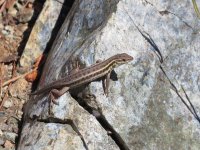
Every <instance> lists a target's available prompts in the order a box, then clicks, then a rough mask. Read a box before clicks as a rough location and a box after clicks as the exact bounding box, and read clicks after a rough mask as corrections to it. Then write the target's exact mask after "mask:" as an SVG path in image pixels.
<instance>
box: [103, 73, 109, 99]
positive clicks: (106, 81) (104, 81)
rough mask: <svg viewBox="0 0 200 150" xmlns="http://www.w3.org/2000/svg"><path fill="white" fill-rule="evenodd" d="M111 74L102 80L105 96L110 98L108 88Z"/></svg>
mask: <svg viewBox="0 0 200 150" xmlns="http://www.w3.org/2000/svg"><path fill="white" fill-rule="evenodd" d="M110 74H111V73H110V72H109V73H108V74H107V75H106V76H105V77H104V78H103V79H102V86H103V90H104V94H105V95H106V97H108V88H109V85H110Z"/></svg>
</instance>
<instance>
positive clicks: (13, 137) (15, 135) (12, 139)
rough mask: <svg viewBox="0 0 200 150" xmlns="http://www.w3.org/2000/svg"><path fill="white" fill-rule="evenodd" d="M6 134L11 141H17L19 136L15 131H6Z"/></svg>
mask: <svg viewBox="0 0 200 150" xmlns="http://www.w3.org/2000/svg"><path fill="white" fill-rule="evenodd" d="M4 135H5V137H6V139H8V140H9V141H11V142H13V143H15V139H16V137H17V134H16V133H14V132H4Z"/></svg>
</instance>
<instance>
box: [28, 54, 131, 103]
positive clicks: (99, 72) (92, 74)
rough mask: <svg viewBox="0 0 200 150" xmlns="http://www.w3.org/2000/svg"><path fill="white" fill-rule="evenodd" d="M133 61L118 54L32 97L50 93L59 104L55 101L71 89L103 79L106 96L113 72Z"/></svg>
mask: <svg viewBox="0 0 200 150" xmlns="http://www.w3.org/2000/svg"><path fill="white" fill-rule="evenodd" d="M132 60H133V57H132V56H130V55H128V54H126V53H121V54H116V55H114V56H112V57H110V58H108V59H106V60H104V61H101V62H98V63H96V64H93V65H91V66H89V67H86V68H83V69H80V70H77V71H75V72H73V73H71V74H69V75H67V76H66V77H64V78H61V79H58V80H56V81H53V82H52V83H50V84H48V85H46V86H45V87H43V88H41V89H39V90H37V91H35V92H33V93H30V95H40V94H44V93H49V94H50V95H49V96H50V98H51V101H52V102H54V103H55V104H58V103H57V102H56V101H55V99H57V98H58V97H60V96H62V95H63V94H64V93H66V92H67V91H69V90H70V89H75V88H77V87H79V86H82V85H85V84H88V83H90V82H92V81H95V80H97V79H100V78H102V82H103V89H104V93H105V95H108V87H109V80H110V74H111V71H112V70H113V69H114V68H116V67H117V66H120V65H122V64H125V63H128V62H130V61H132Z"/></svg>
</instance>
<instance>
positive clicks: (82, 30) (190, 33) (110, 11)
mask: <svg viewBox="0 0 200 150" xmlns="http://www.w3.org/2000/svg"><path fill="white" fill-rule="evenodd" d="M199 6H200V4H199ZM65 25H66V26H65V28H64V27H63V28H62V29H61V30H60V32H59V34H58V35H59V36H58V39H59V40H58V39H57V41H56V42H55V43H54V45H53V48H52V50H51V53H50V55H49V57H48V59H47V62H46V65H45V69H44V73H43V75H42V77H41V81H40V85H39V87H40V88H41V87H43V86H45V85H46V84H48V83H50V82H52V81H53V80H55V79H57V78H61V77H62V76H64V75H66V74H67V72H68V66H69V62H70V61H74V59H75V58H76V57H78V58H79V61H80V62H81V63H82V64H84V65H85V66H89V65H91V64H94V63H95V62H96V60H98V59H105V58H108V57H110V56H112V55H114V54H117V53H122V52H125V53H128V54H130V55H132V56H133V57H134V61H132V62H131V63H129V64H126V65H123V66H121V67H119V68H116V69H115V71H116V73H117V78H118V80H117V81H111V86H110V88H109V92H110V93H109V96H108V97H106V96H105V95H104V94H103V89H102V86H101V83H100V82H92V83H91V84H90V86H88V89H87V92H90V93H91V94H93V95H95V97H94V99H84V98H83V97H81V96H80V97H79V96H77V97H72V96H71V95H72V94H69V93H66V94H64V95H63V96H61V97H60V98H59V99H58V102H59V105H58V106H57V105H53V106H52V114H51V117H49V111H48V110H49V100H48V96H47V95H46V96H44V95H41V96H36V97H35V101H34V102H33V99H32V102H30V103H29V104H27V107H26V112H25V113H26V118H25V123H24V128H23V130H22V135H21V137H22V138H21V139H20V144H19V149H20V148H21V149H22V148H25V146H26V145H27V143H30V144H29V145H28V146H26V149H31V148H32V147H34V148H37V149H42V147H43V146H44V145H47V144H48V143H49V142H48V141H51V144H52V143H55V145H59V148H60V149H63V148H66V147H67V146H74V147H73V148H77V149H94V150H96V149H98V150H100V149H107V150H110V149H131V150H141V149H142V150H147V149H158V150H160V149H183V150H187V149H191V150H198V149H200V142H199V139H200V120H198V119H199V118H198V116H200V114H199V112H200V51H199V49H200V45H199V34H200V33H199V29H200V20H198V19H197V18H196V14H195V13H194V9H193V6H192V3H191V1H189V0H183V1H178V0H175V1H173V2H172V1H153V0H149V1H136V0H122V1H119V2H117V1H114V0H113V1H110V0H109V1H106V0H104V1H98V0H88V1H81V2H80V3H78V2H77V1H75V2H74V5H73V7H72V9H71V11H70V13H69V15H68V17H67V18H66V20H65ZM64 37H65V38H64ZM61 39H62V41H61ZM188 100H190V102H191V104H192V105H193V106H194V109H195V110H196V112H197V114H195V112H194V110H193V109H192V108H187V107H186V105H188V106H189V107H191V106H190V104H189V101H188ZM184 101H186V103H185V104H184ZM190 110H191V111H192V113H193V114H192V113H191V112H190ZM35 117H36V118H38V121H39V122H37V121H35V122H32V124H33V125H31V126H30V123H29V122H30V120H32V119H33V118H35ZM51 126H53V127H51ZM37 129H38V130H37ZM28 130H30V133H27V132H26V131H28ZM47 130H48V132H51V133H52V134H53V135H55V133H56V136H50V135H46V134H47ZM61 130H62V131H63V132H64V134H63V132H61ZM35 131H38V132H35ZM28 134H29V136H28ZM30 135H31V136H33V138H31V139H30V138H28V139H26V138H23V137H27V136H28V137H30ZM69 135H70V136H69ZM62 136H63V138H58V137H62ZM71 136H72V137H71ZM36 137H39V138H36ZM41 137H44V138H41ZM49 137H51V138H50V139H52V140H50V139H49ZM68 138H70V140H66V139H68ZM34 141H35V143H34ZM33 143H34V144H33ZM58 143H64V144H58ZM71 143H73V144H71ZM57 148H58V147H55V146H54V147H52V146H50V147H49V149H57ZM73 148H72V149H73ZM69 149H70V148H69Z"/></svg>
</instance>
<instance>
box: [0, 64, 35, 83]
mask: <svg viewBox="0 0 200 150" xmlns="http://www.w3.org/2000/svg"><path fill="white" fill-rule="evenodd" d="M35 70H37V68H35V69H33V70H31V71H29V72H27V73H25V74H22V75H19V76H17V77H14V78H12V79H10V80H8V81H6V82H4V83H3V85H2V87H4V86H6V85H8V84H9V83H12V82H15V81H16V80H18V79H20V78H23V77H25V76H26V75H28V74H30V73H31V72H33V71H35Z"/></svg>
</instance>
